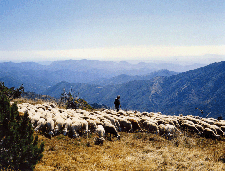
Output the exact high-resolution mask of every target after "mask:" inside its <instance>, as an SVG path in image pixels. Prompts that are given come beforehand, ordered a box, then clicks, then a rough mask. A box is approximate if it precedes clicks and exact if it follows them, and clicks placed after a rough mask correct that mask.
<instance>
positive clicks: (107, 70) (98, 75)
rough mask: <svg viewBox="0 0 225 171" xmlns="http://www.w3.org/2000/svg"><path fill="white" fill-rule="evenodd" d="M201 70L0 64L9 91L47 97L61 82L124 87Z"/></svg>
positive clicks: (103, 64) (0, 76)
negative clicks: (17, 89) (160, 73)
mask: <svg viewBox="0 0 225 171" xmlns="http://www.w3.org/2000/svg"><path fill="white" fill-rule="evenodd" d="M197 66H201V65H197ZM197 66H196V65H191V66H181V65H174V64H166V63H165V64H161V65H159V64H156V63H144V62H140V63H137V64H131V63H128V62H126V61H121V62H112V61H97V60H66V61H55V62H52V63H51V64H49V65H41V64H38V63H35V62H22V63H13V62H4V63H0V81H4V82H5V84H6V85H8V86H9V87H12V86H14V87H18V86H19V85H21V84H24V86H25V89H26V90H27V91H34V92H36V93H43V92H44V91H45V90H46V89H47V88H49V87H51V86H54V85H55V84H57V83H59V82H61V81H67V82H69V83H92V84H96V83H97V84H99V83H101V84H104V85H106V84H114V83H124V82H126V81H128V80H136V79H149V78H148V77H152V72H155V71H159V70H163V69H167V70H168V68H173V70H171V71H176V70H179V68H180V69H181V68H182V69H185V68H186V69H187V67H188V68H194V67H197ZM164 73H165V72H164ZM171 73H172V72H171ZM171 73H170V75H171ZM174 73H175V72H174ZM155 74H157V73H155ZM120 75H121V76H120ZM117 76H118V77H117ZM125 77H126V78H125ZM121 79H122V80H121ZM124 79H125V80H124Z"/></svg>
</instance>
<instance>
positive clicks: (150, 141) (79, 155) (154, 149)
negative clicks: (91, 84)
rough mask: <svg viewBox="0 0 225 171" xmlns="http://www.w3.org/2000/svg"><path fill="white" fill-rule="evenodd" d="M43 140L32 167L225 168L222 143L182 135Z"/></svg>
mask: <svg viewBox="0 0 225 171" xmlns="http://www.w3.org/2000/svg"><path fill="white" fill-rule="evenodd" d="M39 139H40V140H42V141H45V151H44V157H43V158H42V160H41V161H40V162H39V163H38V164H37V165H36V167H35V170H36V171H39V170H85V171H86V170H225V164H224V162H225V161H224V160H225V142H224V141H223V140H224V139H223V140H221V141H215V140H210V139H205V138H194V137H185V136H181V137H179V138H177V139H174V140H171V141H169V140H165V139H164V138H162V137H160V136H157V135H153V134H146V133H121V140H117V139H116V138H115V139H113V140H112V141H109V140H106V141H105V142H104V144H103V145H95V144H94V140H95V135H91V136H90V137H89V138H88V139H86V138H81V139H72V138H69V137H67V136H63V135H59V136H56V137H53V138H52V139H48V138H46V137H44V136H42V135H39Z"/></svg>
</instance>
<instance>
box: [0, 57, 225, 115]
mask: <svg viewBox="0 0 225 171" xmlns="http://www.w3.org/2000/svg"><path fill="white" fill-rule="evenodd" d="M200 66H201V67H200ZM185 67H186V69H187V68H189V69H187V70H189V71H186V70H185ZM185 67H183V68H182V66H179V65H172V64H154V63H144V62H143V63H137V64H130V63H128V62H125V61H122V62H110V61H92V60H79V61H75V60H67V61H56V62H53V63H51V64H50V65H41V64H38V63H34V62H29V63H12V62H7V63H0V81H3V82H5V85H6V86H8V87H19V86H20V85H21V84H24V87H25V91H31V92H35V93H39V94H46V95H50V96H52V97H56V98H59V97H60V94H61V93H62V92H63V89H64V88H65V89H66V90H67V91H69V90H70V89H71V88H72V89H73V91H74V92H75V94H78V93H79V96H80V97H81V98H84V99H85V100H86V101H87V102H88V103H90V104H92V103H98V104H105V105H107V106H109V107H113V101H114V99H115V97H116V96H117V95H118V94H120V95H121V105H122V109H132V110H138V111H149V112H151V111H153V112H162V113H164V114H170V115H174V114H176V115H177V114H180V113H182V114H184V115H188V114H192V115H201V113H200V112H199V111H198V110H196V109H195V108H199V109H202V110H203V111H204V113H203V115H205V116H206V115H208V114H209V116H211V117H218V116H221V115H222V116H223V115H224V112H225V108H224V104H225V98H224V97H223V94H224V93H225V92H224V91H225V86H224V83H225V82H224V80H225V78H224V77H225V76H224V72H225V62H219V63H213V64H210V65H208V66H204V67H203V66H202V65H195V66H185ZM181 69H183V70H185V71H186V72H181ZM177 71H179V72H180V73H178V72H177ZM205 116H204V117H205Z"/></svg>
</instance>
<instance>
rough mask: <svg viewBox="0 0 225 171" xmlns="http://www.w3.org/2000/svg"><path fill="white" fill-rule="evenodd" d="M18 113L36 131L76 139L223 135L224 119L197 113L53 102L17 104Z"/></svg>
mask: <svg viewBox="0 0 225 171" xmlns="http://www.w3.org/2000/svg"><path fill="white" fill-rule="evenodd" d="M18 111H19V112H22V113H24V112H26V111H27V112H28V114H29V117H30V119H31V123H32V126H33V127H34V129H35V131H44V132H45V133H46V134H47V135H49V136H54V135H57V134H60V133H62V134H63V135H69V136H71V137H74V138H77V137H79V136H87V137H88V134H89V133H97V135H98V141H99V142H100V143H102V142H103V141H104V140H105V137H106V136H108V134H110V138H111V136H112V135H113V136H114V137H117V138H118V139H120V135H119V132H121V131H122V132H137V131H144V132H149V133H155V134H159V135H161V136H164V137H165V138H168V139H172V138H174V137H177V136H179V135H180V134H183V133H187V132H188V133H193V134H194V133H196V134H199V135H201V136H203V137H206V138H212V139H218V138H220V137H222V136H225V133H224V132H225V121H224V120H217V119H214V118H200V117H198V116H192V115H188V116H182V115H180V116H170V115H163V114H162V113H160V112H159V113H153V112H150V113H148V112H142V113H140V112H136V111H135V112H134V111H123V110H120V111H119V112H116V111H114V110H109V109H106V110H101V111H100V110H99V111H86V110H81V109H76V110H75V109H60V108H58V107H57V106H56V105H55V104H50V103H44V104H36V105H31V104H29V103H22V104H18Z"/></svg>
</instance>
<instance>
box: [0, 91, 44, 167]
mask: <svg viewBox="0 0 225 171" xmlns="http://www.w3.org/2000/svg"><path fill="white" fill-rule="evenodd" d="M33 133H34V130H33V128H32V125H31V122H30V119H29V117H28V113H27V112H25V113H24V115H23V116H20V115H19V112H18V108H17V105H16V104H15V103H14V104H13V105H12V106H10V102H9V98H8V97H7V93H6V92H4V90H3V89H2V90H1V91H0V169H1V170H2V169H6V168H8V169H12V170H33V169H34V166H35V165H36V164H37V162H38V161H39V160H40V159H41V158H42V156H43V154H42V153H43V151H44V143H41V144H40V145H38V137H37V136H36V137H35V138H34V136H33Z"/></svg>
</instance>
